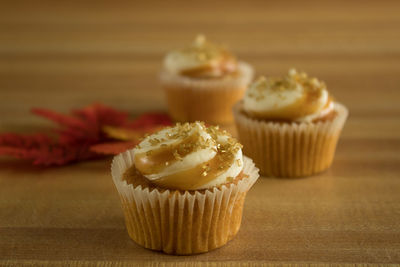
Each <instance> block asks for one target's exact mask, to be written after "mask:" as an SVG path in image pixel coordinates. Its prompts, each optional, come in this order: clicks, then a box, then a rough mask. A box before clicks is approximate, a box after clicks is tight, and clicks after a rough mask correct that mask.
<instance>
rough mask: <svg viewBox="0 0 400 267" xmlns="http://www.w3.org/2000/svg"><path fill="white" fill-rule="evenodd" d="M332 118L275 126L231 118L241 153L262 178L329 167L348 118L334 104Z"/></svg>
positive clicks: (238, 115)
mask: <svg viewBox="0 0 400 267" xmlns="http://www.w3.org/2000/svg"><path fill="white" fill-rule="evenodd" d="M335 111H336V112H337V115H336V117H335V118H334V119H333V120H330V121H320V122H316V123H305V122H304V123H294V122H293V123H278V122H267V121H260V120H256V119H252V118H250V117H249V116H247V115H246V114H244V113H243V112H242V102H239V103H237V104H236V105H235V107H234V116H235V122H236V127H237V130H238V135H239V140H240V142H241V144H243V152H244V154H245V155H247V156H249V157H251V158H252V159H253V160H254V162H255V164H256V166H257V167H259V168H260V173H261V174H262V175H264V176H275V177H302V176H309V175H312V174H316V173H319V172H322V171H324V170H326V169H327V168H329V167H330V165H331V164H332V161H333V157H334V154H335V150H336V144H337V141H338V139H339V136H340V133H341V131H342V128H343V126H344V123H345V121H346V119H347V116H348V110H347V108H346V107H345V106H343V105H341V104H339V103H335Z"/></svg>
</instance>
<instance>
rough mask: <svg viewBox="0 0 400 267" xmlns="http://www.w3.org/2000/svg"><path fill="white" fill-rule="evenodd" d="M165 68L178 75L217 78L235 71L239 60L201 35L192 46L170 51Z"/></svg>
mask: <svg viewBox="0 0 400 267" xmlns="http://www.w3.org/2000/svg"><path fill="white" fill-rule="evenodd" d="M164 68H165V69H166V70H167V71H168V72H169V73H172V74H176V75H187V76H197V77H214V78H215V77H221V76H223V75H225V74H228V73H233V72H235V71H236V70H237V62H236V59H235V58H234V57H233V56H232V55H231V54H230V53H229V52H228V51H226V50H225V49H223V48H222V47H220V46H217V45H214V44H212V43H210V42H207V41H206V40H205V38H204V36H202V35H199V36H198V37H197V38H196V40H195V42H194V43H193V44H192V45H191V46H189V47H186V48H183V49H178V50H173V51H171V52H169V53H168V54H167V55H166V56H165V58H164Z"/></svg>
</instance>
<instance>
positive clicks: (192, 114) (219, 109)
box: [161, 62, 253, 124]
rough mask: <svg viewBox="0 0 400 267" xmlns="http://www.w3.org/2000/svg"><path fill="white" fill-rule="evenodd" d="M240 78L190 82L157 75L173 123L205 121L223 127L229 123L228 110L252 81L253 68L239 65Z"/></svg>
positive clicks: (231, 117) (166, 74) (189, 79)
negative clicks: (159, 77)
mask: <svg viewBox="0 0 400 267" xmlns="http://www.w3.org/2000/svg"><path fill="white" fill-rule="evenodd" d="M239 70H240V75H239V76H238V77H234V78H232V77H228V78H226V79H193V78H190V77H185V76H179V75H174V74H170V73H168V72H166V71H163V72H162V73H161V83H162V86H163V88H164V91H165V94H166V98H167V102H168V110H169V113H170V115H171V117H172V118H173V119H174V120H175V121H180V122H186V121H196V120H200V121H205V122H208V123H213V124H225V123H230V122H232V121H233V116H232V107H233V105H234V104H235V103H236V102H237V101H239V100H240V99H241V98H242V97H243V94H244V92H245V90H246V88H247V86H248V84H249V83H250V82H251V80H252V79H253V68H252V67H251V66H250V65H249V64H247V63H244V62H239Z"/></svg>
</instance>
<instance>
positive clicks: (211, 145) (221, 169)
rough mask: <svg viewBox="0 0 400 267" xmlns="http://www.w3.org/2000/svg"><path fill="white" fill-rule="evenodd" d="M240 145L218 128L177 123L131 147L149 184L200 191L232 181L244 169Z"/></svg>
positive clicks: (138, 168) (199, 124) (139, 169)
mask: <svg viewBox="0 0 400 267" xmlns="http://www.w3.org/2000/svg"><path fill="white" fill-rule="evenodd" d="M241 147H242V146H241V145H240V144H239V143H238V142H237V141H236V140H235V139H234V138H232V137H231V136H230V135H229V134H228V133H227V132H226V131H221V130H219V129H218V127H208V128H207V127H205V125H204V124H203V123H200V122H195V123H185V124H179V123H178V124H176V126H174V127H168V128H165V129H163V130H161V131H159V132H157V133H155V134H153V135H150V136H148V137H146V138H145V139H144V140H143V141H142V142H141V143H140V144H138V145H137V146H136V147H135V148H134V164H135V168H136V169H137V171H138V172H140V173H141V174H142V175H143V176H144V177H146V178H147V179H148V180H149V181H150V182H151V183H153V184H156V185H158V186H162V187H164V188H169V189H180V190H199V189H206V188H211V187H214V186H219V185H222V184H225V183H228V182H231V181H233V179H234V178H236V176H238V175H239V174H240V173H241V171H242V169H243V156H242V150H241Z"/></svg>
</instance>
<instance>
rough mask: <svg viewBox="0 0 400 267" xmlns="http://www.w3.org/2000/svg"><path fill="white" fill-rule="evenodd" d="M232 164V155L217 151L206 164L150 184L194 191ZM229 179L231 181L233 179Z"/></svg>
mask: <svg viewBox="0 0 400 267" xmlns="http://www.w3.org/2000/svg"><path fill="white" fill-rule="evenodd" d="M232 164H235V162H234V154H233V153H230V152H228V151H223V150H218V152H217V155H216V156H215V157H214V158H212V159H211V160H209V161H208V162H206V163H202V164H199V165H197V166H195V167H194V168H191V169H188V170H184V171H180V172H177V173H174V174H171V175H168V176H164V177H162V178H160V179H157V180H154V181H152V183H154V184H156V185H158V186H161V187H165V188H171V189H180V190H194V189H197V188H199V187H201V186H203V185H205V184H207V183H209V182H210V181H212V180H214V179H215V178H216V177H217V176H219V175H221V174H222V173H223V172H225V171H226V170H227V169H228V168H229V167H230V166H232ZM238 164H239V163H238ZM231 178H232V179H233V178H234V177H231Z"/></svg>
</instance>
